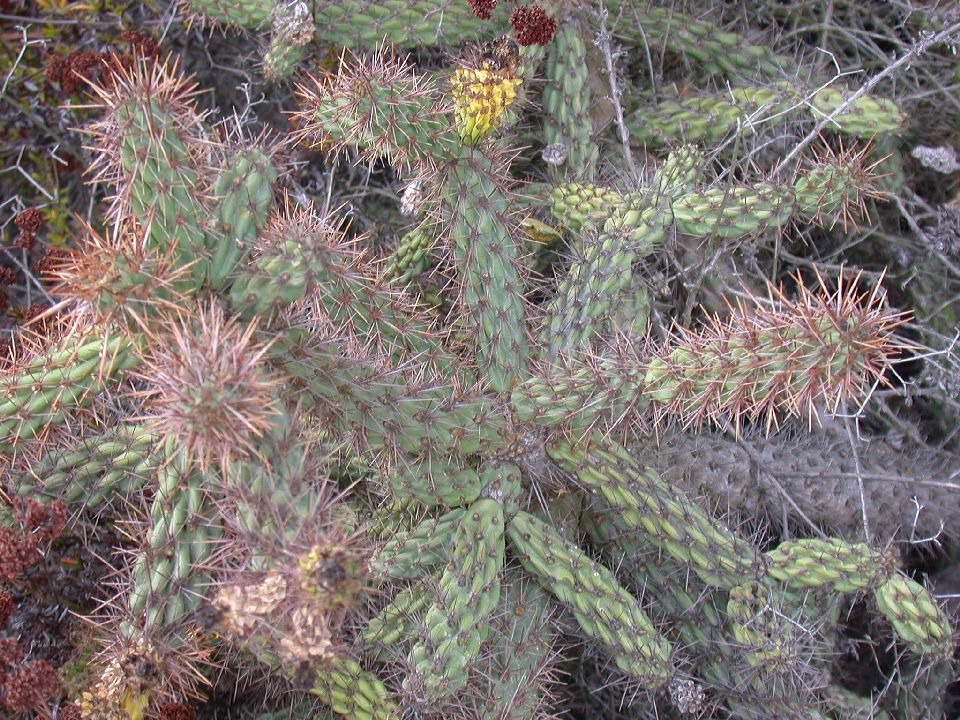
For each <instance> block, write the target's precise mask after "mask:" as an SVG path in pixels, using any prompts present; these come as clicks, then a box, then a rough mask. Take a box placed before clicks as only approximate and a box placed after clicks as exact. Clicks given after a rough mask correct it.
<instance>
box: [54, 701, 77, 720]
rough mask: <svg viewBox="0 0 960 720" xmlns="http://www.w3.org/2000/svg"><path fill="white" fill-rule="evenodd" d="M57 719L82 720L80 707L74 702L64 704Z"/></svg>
mask: <svg viewBox="0 0 960 720" xmlns="http://www.w3.org/2000/svg"><path fill="white" fill-rule="evenodd" d="M57 720H80V708H78V707H77V706H76V705H74V704H72V703H71V704H70V705H64V706H63V707H62V708H60V712H59V713H58V714H57Z"/></svg>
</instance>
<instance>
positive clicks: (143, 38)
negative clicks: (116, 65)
mask: <svg viewBox="0 0 960 720" xmlns="http://www.w3.org/2000/svg"><path fill="white" fill-rule="evenodd" d="M120 39H121V40H123V41H124V42H125V43H127V44H128V45H129V46H130V54H131V55H136V56H138V57H142V58H158V57H160V46H159V45H157V44H156V43H155V42H154V41H153V38H151V37H150V36H149V35H144V34H143V33H142V32H138V31H136V30H131V31H129V32H125V33H124V34H123V35H121V36H120Z"/></svg>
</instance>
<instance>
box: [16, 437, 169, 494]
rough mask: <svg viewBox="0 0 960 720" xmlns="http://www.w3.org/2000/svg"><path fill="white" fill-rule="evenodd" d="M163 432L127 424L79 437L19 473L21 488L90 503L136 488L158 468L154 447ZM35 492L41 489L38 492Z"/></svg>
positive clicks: (27, 492) (18, 488) (18, 492)
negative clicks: (158, 432) (159, 434)
mask: <svg viewBox="0 0 960 720" xmlns="http://www.w3.org/2000/svg"><path fill="white" fill-rule="evenodd" d="M159 439H160V438H159V436H158V435H156V434H155V433H153V432H150V431H149V430H147V429H146V428H144V427H141V426H129V427H128V426H124V427H121V428H119V429H117V430H111V431H109V432H106V433H103V434H102V435H93V436H91V437H86V438H83V439H81V440H79V441H78V442H77V443H75V444H73V445H71V446H69V447H67V448H65V449H64V450H63V451H62V452H50V453H48V454H47V455H46V456H45V457H44V458H43V459H42V460H41V461H40V462H39V463H37V464H36V465H34V466H33V467H32V468H31V470H30V471H29V472H28V473H24V474H22V475H20V476H18V477H17V478H16V479H15V481H14V485H15V487H16V490H17V494H18V495H20V496H21V497H23V496H27V495H34V494H37V495H41V496H46V497H50V498H54V499H59V500H62V501H64V502H66V503H75V502H78V501H82V502H83V504H84V505H85V506H86V507H88V508H95V507H96V506H98V505H100V504H101V503H103V502H109V501H110V500H111V499H112V497H113V496H114V495H119V494H126V493H131V492H136V491H137V490H139V489H140V488H141V487H142V486H143V485H144V484H145V483H146V482H148V480H149V479H150V478H151V477H152V476H153V474H154V473H155V472H156V468H157V465H158V463H159V461H158V459H157V458H156V456H155V455H154V453H153V448H154V446H155V445H156V444H157V442H158V441H159ZM34 496H36V495H34Z"/></svg>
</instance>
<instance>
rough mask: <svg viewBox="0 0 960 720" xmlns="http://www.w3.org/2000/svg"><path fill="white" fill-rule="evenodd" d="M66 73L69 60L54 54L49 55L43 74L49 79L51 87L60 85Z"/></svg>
mask: <svg viewBox="0 0 960 720" xmlns="http://www.w3.org/2000/svg"><path fill="white" fill-rule="evenodd" d="M66 71H67V59H66V58H65V57H63V56H61V55H57V54H56V53H53V52H52V53H49V54H48V55H47V67H46V68H45V69H44V71H43V74H44V76H45V77H46V78H47V82H48V83H50V84H51V85H59V84H60V82H61V81H62V80H63V74H64V73H65V72H66Z"/></svg>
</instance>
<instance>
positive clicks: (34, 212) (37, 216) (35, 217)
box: [13, 208, 46, 233]
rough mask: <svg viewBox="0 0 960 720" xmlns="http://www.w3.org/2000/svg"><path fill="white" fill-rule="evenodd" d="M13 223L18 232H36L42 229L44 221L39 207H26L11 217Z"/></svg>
mask: <svg viewBox="0 0 960 720" xmlns="http://www.w3.org/2000/svg"><path fill="white" fill-rule="evenodd" d="M13 224H14V225H15V226H16V227H17V229H18V230H19V231H20V232H31V233H38V232H40V231H41V230H43V226H44V225H45V224H46V221H45V220H44V219H43V213H41V212H40V208H27V209H26V210H24V211H23V212H22V213H20V214H19V215H17V216H16V217H15V218H14V219H13Z"/></svg>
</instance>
